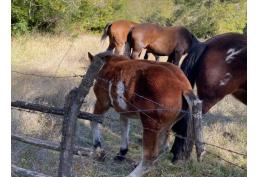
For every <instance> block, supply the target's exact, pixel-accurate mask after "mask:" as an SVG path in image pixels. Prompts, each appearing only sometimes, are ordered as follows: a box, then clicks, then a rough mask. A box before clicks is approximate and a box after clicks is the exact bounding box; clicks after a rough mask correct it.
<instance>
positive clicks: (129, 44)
mask: <svg viewBox="0 0 258 177" xmlns="http://www.w3.org/2000/svg"><path fill="white" fill-rule="evenodd" d="M132 29H133V28H132ZM132 29H131V30H130V31H129V33H128V35H127V40H126V43H125V51H124V55H125V56H128V57H130V55H131V48H132Z"/></svg>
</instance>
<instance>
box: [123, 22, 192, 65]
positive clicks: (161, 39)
mask: <svg viewBox="0 0 258 177" xmlns="http://www.w3.org/2000/svg"><path fill="white" fill-rule="evenodd" d="M195 41H197V39H196V37H195V36H194V35H193V34H192V33H191V32H189V31H188V30H187V29H186V28H184V27H181V26H175V27H161V26H159V25H157V24H151V23H144V24H139V25H137V26H135V27H133V28H132V30H131V31H130V33H129V34H128V38H127V45H126V50H127V53H130V51H131V49H132V54H131V56H130V57H131V58H133V59H135V58H139V55H140V54H141V51H142V49H144V48H145V49H147V53H153V54H154V55H156V56H168V60H167V61H168V62H173V63H174V64H176V65H178V63H179V60H180V58H181V57H182V55H184V54H185V53H188V51H189V49H190V48H191V46H192V45H193V44H194V43H195ZM147 58H148V56H146V55H145V57H144V59H147Z"/></svg>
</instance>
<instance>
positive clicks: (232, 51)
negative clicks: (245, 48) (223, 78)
mask: <svg viewBox="0 0 258 177" xmlns="http://www.w3.org/2000/svg"><path fill="white" fill-rule="evenodd" d="M240 52H241V49H239V50H236V49H234V48H231V49H229V50H228V51H227V54H228V56H227V58H226V59H225V61H226V63H231V62H232V61H233V60H234V57H235V56H236V55H237V54H239V53H240Z"/></svg>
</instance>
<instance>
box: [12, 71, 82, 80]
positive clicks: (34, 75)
mask: <svg viewBox="0 0 258 177" xmlns="http://www.w3.org/2000/svg"><path fill="white" fill-rule="evenodd" d="M12 73H17V74H21V75H26V76H33V77H45V78H54V79H55V78H58V79H59V78H73V77H83V76H84V75H77V74H75V75H72V76H47V75H39V74H32V73H24V72H20V71H15V70H13V71H12Z"/></svg>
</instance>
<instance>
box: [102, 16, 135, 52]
mask: <svg viewBox="0 0 258 177" xmlns="http://www.w3.org/2000/svg"><path fill="white" fill-rule="evenodd" d="M135 25H137V23H135V22H132V21H129V20H118V21H115V22H113V23H108V24H107V25H106V26H105V28H104V31H103V34H102V37H101V41H104V40H105V39H106V38H107V37H109V46H108V48H107V51H113V49H114V48H115V54H117V55H122V54H123V48H124V45H125V43H126V41H127V35H128V33H129V31H130V30H131V28H132V27H134V26H135Z"/></svg>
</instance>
